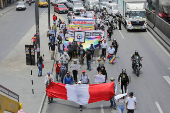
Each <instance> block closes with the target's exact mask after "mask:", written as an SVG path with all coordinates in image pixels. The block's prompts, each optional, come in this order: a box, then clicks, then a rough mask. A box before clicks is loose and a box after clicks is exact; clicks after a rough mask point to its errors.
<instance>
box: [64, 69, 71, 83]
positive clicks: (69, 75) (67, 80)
mask: <svg viewBox="0 0 170 113" xmlns="http://www.w3.org/2000/svg"><path fill="white" fill-rule="evenodd" d="M63 84H70V85H73V77H72V75H71V74H70V72H69V71H67V74H66V75H65V76H64V79H63Z"/></svg>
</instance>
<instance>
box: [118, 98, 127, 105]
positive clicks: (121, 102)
mask: <svg viewBox="0 0 170 113" xmlns="http://www.w3.org/2000/svg"><path fill="white" fill-rule="evenodd" d="M125 102H126V101H125V99H117V100H116V103H117V104H118V105H124V104H125Z"/></svg>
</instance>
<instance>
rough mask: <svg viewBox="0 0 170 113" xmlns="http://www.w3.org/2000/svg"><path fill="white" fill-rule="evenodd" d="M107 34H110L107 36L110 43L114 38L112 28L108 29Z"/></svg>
mask: <svg viewBox="0 0 170 113" xmlns="http://www.w3.org/2000/svg"><path fill="white" fill-rule="evenodd" d="M107 33H108V34H107V35H108V40H109V41H110V40H111V37H112V33H113V31H112V27H111V26H110V27H109V28H108V30H107Z"/></svg>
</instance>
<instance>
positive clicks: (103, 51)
mask: <svg viewBox="0 0 170 113" xmlns="http://www.w3.org/2000/svg"><path fill="white" fill-rule="evenodd" d="M107 48H108V45H107V43H106V40H104V43H102V55H103V56H104V57H106V49H107Z"/></svg>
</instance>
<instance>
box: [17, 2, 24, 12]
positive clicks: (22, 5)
mask: <svg viewBox="0 0 170 113" xmlns="http://www.w3.org/2000/svg"><path fill="white" fill-rule="evenodd" d="M25 9H26V6H25V3H24V2H18V4H17V6H16V10H25Z"/></svg>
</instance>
